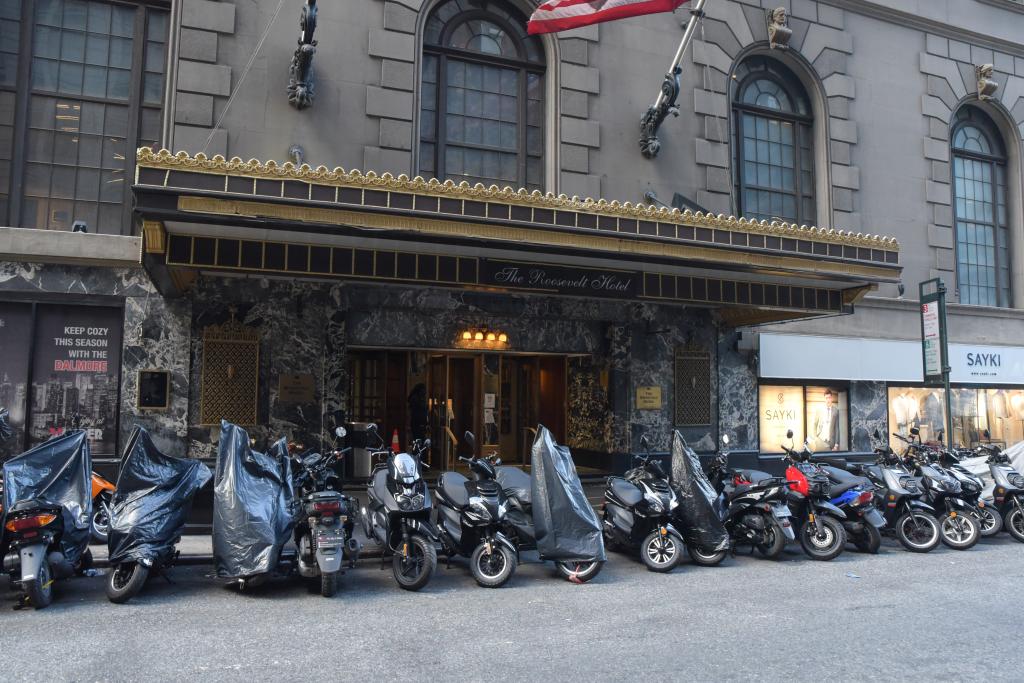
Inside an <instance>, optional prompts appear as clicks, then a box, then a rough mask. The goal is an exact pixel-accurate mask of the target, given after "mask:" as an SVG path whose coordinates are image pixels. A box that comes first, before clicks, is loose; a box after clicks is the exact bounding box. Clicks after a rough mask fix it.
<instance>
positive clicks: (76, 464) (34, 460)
mask: <svg viewBox="0 0 1024 683" xmlns="http://www.w3.org/2000/svg"><path fill="white" fill-rule="evenodd" d="M23 500H34V501H36V502H38V503H39V504H40V505H42V506H45V507H59V508H60V509H61V516H62V517H63V518H64V531H63V533H62V534H61V541H60V545H61V552H62V553H64V557H65V558H67V560H68V562H70V563H71V564H77V563H78V560H79V559H80V558H81V557H82V553H84V552H85V549H86V548H88V547H89V537H90V529H89V520H90V518H91V517H92V455H91V454H90V452H89V440H88V439H87V438H86V436H85V432H84V431H82V430H76V431H73V432H69V433H67V434H65V435H64V436H58V437H55V438H53V439H50V440H49V441H46V442H44V443H41V444H39V445H38V446H36V447H35V448H33V449H32V450H30V451H25V452H24V453H22V454H21V455H18V456H15V457H13V458H11V459H10V460H8V461H7V462H5V463H4V511H5V513H6V514H10V510H11V508H13V507H14V504H15V503H18V502H19V501H23Z"/></svg>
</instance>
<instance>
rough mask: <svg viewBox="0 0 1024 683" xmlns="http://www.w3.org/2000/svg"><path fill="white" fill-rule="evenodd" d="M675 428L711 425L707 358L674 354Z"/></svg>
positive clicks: (694, 353) (692, 353) (681, 352)
mask: <svg viewBox="0 0 1024 683" xmlns="http://www.w3.org/2000/svg"><path fill="white" fill-rule="evenodd" d="M675 394H676V396H675V398H676V406H675V413H676V419H675V423H676V426H679V427H693V426H705V425H710V424H711V354H709V353H705V352H703V351H686V350H682V349H678V350H676V391H675Z"/></svg>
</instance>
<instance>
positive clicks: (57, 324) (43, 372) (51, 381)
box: [29, 306, 123, 456]
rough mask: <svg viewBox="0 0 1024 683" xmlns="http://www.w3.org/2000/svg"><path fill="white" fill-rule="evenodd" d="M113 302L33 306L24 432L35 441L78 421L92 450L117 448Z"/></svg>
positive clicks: (117, 319)
mask: <svg viewBox="0 0 1024 683" xmlns="http://www.w3.org/2000/svg"><path fill="white" fill-rule="evenodd" d="M122 319H123V312H122V310H121V309H119V308H99V307H93V306H39V307H38V309H37V313H36V334H35V342H34V352H35V357H34V361H33V365H32V391H31V405H30V409H29V416H30V420H31V423H30V430H29V436H30V440H31V442H32V443H33V444H37V443H40V442H42V441H45V440H47V439H49V438H50V437H52V436H55V435H57V434H62V433H64V431H65V430H68V429H72V428H74V427H75V426H78V427H80V428H82V429H85V430H87V431H88V433H89V446H90V448H91V449H92V454H93V456H98V455H99V456H110V455H114V454H115V452H116V450H117V410H118V403H117V397H118V381H119V377H120V368H121V326H122Z"/></svg>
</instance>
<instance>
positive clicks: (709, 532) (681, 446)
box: [672, 430, 729, 553]
mask: <svg viewBox="0 0 1024 683" xmlns="http://www.w3.org/2000/svg"><path fill="white" fill-rule="evenodd" d="M672 486H673V487H674V488H675V490H676V496H677V498H678V499H679V507H677V508H676V516H677V518H678V519H680V520H681V522H682V523H681V524H679V526H680V527H681V528H680V529H679V532H680V533H681V534H682V535H683V540H685V541H686V543H687V544H688V545H694V546H697V547H698V548H701V549H702V550H704V552H708V553H712V552H718V551H720V550H726V549H728V547H729V533H728V532H727V531H726V530H725V526H724V525H723V524H722V521H721V520H720V519H719V518H718V515H717V514H716V513H715V499H716V498H717V497H718V494H717V493H716V492H715V487H714V486H712V485H711V482H710V481H708V478H707V476H706V475H705V474H704V470H703V469H702V468H701V466H700V458H698V457H697V454H696V453H694V452H693V449H692V448H690V447H689V446H687V445H686V441H685V440H683V435H682V434H680V433H679V431H678V430H677V431H675V432H673V434H672Z"/></svg>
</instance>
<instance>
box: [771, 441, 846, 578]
mask: <svg viewBox="0 0 1024 683" xmlns="http://www.w3.org/2000/svg"><path fill="white" fill-rule="evenodd" d="M786 437H787V438H788V439H790V441H791V442H792V439H793V430H791V429H790V430H788V431H787V432H786ZM782 449H783V450H784V451H785V453H786V459H787V460H788V461H789V466H788V467H787V468H786V479H788V480H790V481H792V482H793V483H791V484H790V491H789V494H788V495H789V504H790V507H791V508H792V509H793V513H794V515H795V516H794V519H795V520H796V529H797V536H798V537H799V539H800V546H801V547H802V548H803V549H804V552H805V553H806V554H807V556H808V557H809V558H811V559H812V560H821V561H828V560H834V559H835V558H837V557H839V556H840V555H841V554H842V553H843V550H844V549H845V548H846V540H847V536H846V529H845V527H844V526H843V523H844V522H845V521H846V520H847V516H846V513H845V512H843V511H842V510H840V509H839V508H838V507H836V506H835V505H834V504H833V503H831V502H830V499H831V497H832V496H831V492H832V482H831V480H830V479H829V476H828V474H827V473H826V472H825V471H824V470H823V469H822V468H821V466H820V465H817V464H815V463H812V462H810V457H811V449H810V446H809V445H808V444H807V442H804V447H803V449H802V450H801V451H797V450H796V449H795V448H794V447H793V446H792V445H790V446H786V445H784V444H783V445H782Z"/></svg>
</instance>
